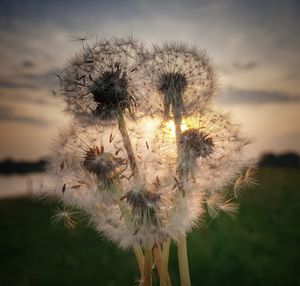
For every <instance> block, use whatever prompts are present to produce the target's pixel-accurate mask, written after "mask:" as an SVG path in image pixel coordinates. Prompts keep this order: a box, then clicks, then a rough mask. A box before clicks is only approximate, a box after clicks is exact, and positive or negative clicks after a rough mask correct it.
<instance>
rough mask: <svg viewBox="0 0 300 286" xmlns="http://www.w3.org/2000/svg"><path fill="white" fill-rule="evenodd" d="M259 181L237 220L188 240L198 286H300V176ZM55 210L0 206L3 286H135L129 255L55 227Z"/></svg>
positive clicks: (273, 175) (275, 172)
mask: <svg viewBox="0 0 300 286" xmlns="http://www.w3.org/2000/svg"><path fill="white" fill-rule="evenodd" d="M257 177H258V181H259V185H258V186H257V187H256V188H255V189H254V190H249V191H247V192H245V193H244V194H243V196H242V198H241V199H240V207H241V209H240V213H239V215H238V216H237V217H236V218H231V217H228V216H226V215H222V216H221V217H220V218H218V219H217V220H215V221H214V222H213V223H212V224H210V226H209V228H208V229H206V230H205V229H202V230H201V229H200V230H197V231H194V232H193V233H192V234H191V235H190V236H189V239H188V245H189V259H190V270H191V278H192V284H193V285H201V286H204V285H231V286H233V285H270V286H271V285H272V286H275V285H300V273H299V271H300V246H299V243H300V227H299V218H300V171H299V170H293V169H290V170H288V169H286V170H284V169H264V170H261V171H260V172H259V173H258V175H257ZM54 209H55V205H54V204H46V203H41V202H36V201H32V200H28V199H13V200H2V201H0V245H1V246H0V285H3V286H5V285H9V286H14V285H18V286H20V285H24V286H25V285H41V286H43V285H72V286H77V285H82V286H85V285H103V286H109V285H124V286H126V285H136V283H135V282H136V280H137V279H138V272H137V266H136V263H135V260H134V257H133V255H132V253H131V252H130V251H128V252H125V251H121V250H119V249H118V248H117V247H116V246H115V245H113V244H112V243H110V242H107V241H105V240H104V239H102V238H100V237H99V236H98V235H97V234H96V233H95V232H94V231H93V230H92V229H89V228H87V227H85V226H83V225H80V226H79V227H78V228H76V229H75V230H72V231H68V230H66V229H65V228H64V227H63V226H62V225H54V224H52V223H51V219H50V218H51V215H52V213H53V210H54ZM175 250H176V249H175V246H174V245H173V246H172V249H171V251H172V254H171V261H170V273H171V277H172V280H173V285H174V286H175V285H179V283H178V281H179V279H178V271H177V262H176V251H175ZM156 285H158V282H157V283H156Z"/></svg>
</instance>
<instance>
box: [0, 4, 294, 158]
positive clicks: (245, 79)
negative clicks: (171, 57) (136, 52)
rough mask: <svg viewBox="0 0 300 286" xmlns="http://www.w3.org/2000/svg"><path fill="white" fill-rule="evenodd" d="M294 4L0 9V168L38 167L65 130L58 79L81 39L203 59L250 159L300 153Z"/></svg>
mask: <svg viewBox="0 0 300 286" xmlns="http://www.w3.org/2000/svg"><path fill="white" fill-rule="evenodd" d="M299 15H300V1H297V0H295V1H289V0H287V1H276V0H274V1H268V0H265V1H259V0H253V1H247V0H240V1H233V0H220V1H214V0H212V1H200V0H198V1H196V0H194V1H189V0H185V1H177V0H170V1H162V0H161V1H156V0H154V1H153V0H152V1H143V0H128V1H125V0H124V1H121V0H119V1H113V0H110V1H99V0H98V1H92V0H85V1H82V0H81V1H79V0H75V1H66V0H65V1H64V0H60V1H58V0H52V1H39V0H23V1H20V0H15V1H3V0H0V39H1V40H0V62H1V69H0V132H1V139H0V159H4V158H7V157H12V158H14V159H26V160H35V159H38V158H40V157H44V156H46V155H47V154H48V150H49V147H50V146H51V138H53V136H54V135H55V133H56V131H57V130H58V128H59V127H61V126H64V125H65V124H66V122H67V121H68V119H69V118H68V115H67V114H66V113H65V112H63V109H64V106H63V103H62V102H61V101H60V100H59V98H57V97H54V96H53V95H51V91H52V90H53V89H55V88H57V87H58V84H59V83H58V81H57V78H56V77H55V73H57V72H59V71H61V70H62V69H63V67H64V66H65V65H66V64H67V60H68V58H71V57H72V55H74V54H75V53H76V51H78V50H80V49H81V43H80V41H78V40H77V39H78V38H81V37H85V38H87V39H89V40H91V41H93V40H95V39H97V38H112V37H127V36H128V35H131V36H134V37H136V38H138V39H141V40H143V41H144V42H145V43H146V44H147V45H149V46H150V45H151V44H159V43H162V42H164V41H178V42H185V43H187V44H191V45H195V46H197V47H198V48H200V49H203V50H206V51H207V53H208V54H209V56H210V58H211V59H212V62H213V65H214V67H215V69H216V72H217V73H218V75H219V95H218V97H217V99H216V100H217V101H218V104H220V106H221V107H222V108H223V109H224V110H227V111H230V112H231V113H232V114H233V118H234V120H235V121H237V122H239V123H241V125H242V128H243V131H244V134H246V135H248V136H249V137H250V138H251V139H253V144H252V146H250V147H249V155H250V156H259V155H261V154H262V153H264V152H268V151H271V152H285V151H296V152H300V120H299V117H300V116H299V114H300V91H299V87H300V54H299V51H300V37H299V27H300V17H299Z"/></svg>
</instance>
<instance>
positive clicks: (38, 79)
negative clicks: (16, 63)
mask: <svg viewBox="0 0 300 286" xmlns="http://www.w3.org/2000/svg"><path fill="white" fill-rule="evenodd" d="M27 65H28V63H27ZM32 67H33V66H32ZM56 74H59V70H58V69H53V70H51V71H48V72H44V73H40V74H38V73H23V74H19V75H16V76H15V78H11V79H2V80H1V79H0V89H1V88H7V89H40V88H41V89H49V90H50V89H53V88H55V87H57V86H58V85H59V81H58V78H57V76H56Z"/></svg>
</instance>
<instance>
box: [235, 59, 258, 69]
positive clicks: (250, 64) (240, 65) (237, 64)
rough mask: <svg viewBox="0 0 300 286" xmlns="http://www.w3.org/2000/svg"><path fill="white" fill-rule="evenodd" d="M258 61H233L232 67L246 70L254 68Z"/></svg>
mask: <svg viewBox="0 0 300 286" xmlns="http://www.w3.org/2000/svg"><path fill="white" fill-rule="evenodd" d="M257 66H258V63H257V62H255V61H248V62H234V63H233V68H234V69H235V70H238V71H248V70H252V69H254V68H256V67H257Z"/></svg>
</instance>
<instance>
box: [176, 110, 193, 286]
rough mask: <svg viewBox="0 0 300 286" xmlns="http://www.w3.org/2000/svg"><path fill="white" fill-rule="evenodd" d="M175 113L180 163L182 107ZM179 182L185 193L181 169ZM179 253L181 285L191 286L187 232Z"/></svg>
mask: <svg viewBox="0 0 300 286" xmlns="http://www.w3.org/2000/svg"><path fill="white" fill-rule="evenodd" d="M173 115H174V123H175V132H176V146H177V164H178V165H179V163H180V160H181V158H180V154H181V146H180V136H181V122H182V114H181V109H178V108H173ZM178 179H179V184H180V187H181V188H182V189H181V192H182V195H183V196H184V195H185V191H184V188H183V178H182V172H181V171H180V170H179V172H178ZM177 253H178V264H179V273H180V281H181V286H190V285H191V280H190V272H189V262H188V256H187V244H186V236H185V234H181V235H180V236H179V239H178V245H177Z"/></svg>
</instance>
